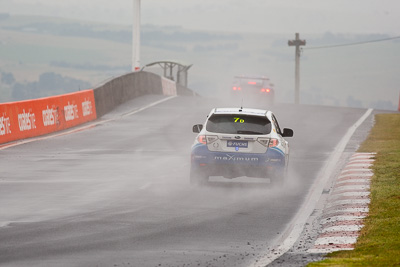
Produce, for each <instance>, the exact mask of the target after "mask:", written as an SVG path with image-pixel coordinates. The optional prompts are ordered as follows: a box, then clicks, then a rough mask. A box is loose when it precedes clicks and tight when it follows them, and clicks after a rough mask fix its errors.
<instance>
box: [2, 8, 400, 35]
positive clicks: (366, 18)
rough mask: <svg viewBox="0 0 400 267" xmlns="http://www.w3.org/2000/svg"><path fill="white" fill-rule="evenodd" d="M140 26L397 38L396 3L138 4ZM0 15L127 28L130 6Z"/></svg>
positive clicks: (399, 15) (14, 11)
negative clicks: (95, 23)
mask: <svg viewBox="0 0 400 267" xmlns="http://www.w3.org/2000/svg"><path fill="white" fill-rule="evenodd" d="M141 3H142V23H143V24H154V25H176V26H182V27H184V28H187V29H198V30H217V31H240V32H248V31H251V32H263V33H294V32H300V33H324V32H328V31H330V32H332V33H385V34H389V35H392V36H398V35H400V27H399V25H400V0H304V1H300V0H246V1H244V0H201V1H190V0H168V1H166V0H142V1H141ZM0 10H1V11H0V12H9V13H12V14H34V15H46V16H56V17H65V18H79V19H84V20H91V21H100V22H106V23H115V24H130V23H131V21H132V0H112V1H110V0H68V1H57V0H0Z"/></svg>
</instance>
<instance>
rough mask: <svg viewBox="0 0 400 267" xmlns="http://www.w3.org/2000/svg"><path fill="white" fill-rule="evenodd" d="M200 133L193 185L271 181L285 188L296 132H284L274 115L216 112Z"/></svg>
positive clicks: (196, 129)
mask: <svg viewBox="0 0 400 267" xmlns="http://www.w3.org/2000/svg"><path fill="white" fill-rule="evenodd" d="M193 132H194V133H198V135H197V137H196V139H195V142H194V144H193V146H192V152H191V169H190V183H191V184H196V185H199V184H205V183H207V182H208V180H209V177H210V176H223V177H225V178H236V177H241V176H247V177H260V178H270V180H271V182H272V183H277V184H283V182H284V179H285V174H286V169H287V165H288V161H289V143H288V142H287V141H286V140H285V139H284V137H292V136H293V130H291V129H286V128H285V129H283V131H281V129H280V127H279V124H278V121H277V119H276V117H275V116H274V114H273V113H272V112H271V111H267V110H261V109H250V108H215V109H213V110H211V112H210V114H209V115H208V117H207V120H206V122H205V124H204V126H203V125H202V124H196V125H194V126H193Z"/></svg>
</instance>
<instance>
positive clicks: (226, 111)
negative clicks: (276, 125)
mask: <svg viewBox="0 0 400 267" xmlns="http://www.w3.org/2000/svg"><path fill="white" fill-rule="evenodd" d="M267 112H268V110H263V109H254V108H215V109H214V110H213V112H211V113H213V114H245V115H256V116H265V115H266V114H267Z"/></svg>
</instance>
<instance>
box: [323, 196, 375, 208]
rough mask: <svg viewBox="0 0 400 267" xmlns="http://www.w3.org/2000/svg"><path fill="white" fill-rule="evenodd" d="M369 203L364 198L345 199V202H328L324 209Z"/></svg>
mask: <svg viewBox="0 0 400 267" xmlns="http://www.w3.org/2000/svg"><path fill="white" fill-rule="evenodd" d="M370 202H371V201H370V200H369V199H368V198H366V199H346V200H336V201H332V202H330V203H329V204H328V205H326V208H330V207H333V206H336V205H344V204H369V203H370Z"/></svg>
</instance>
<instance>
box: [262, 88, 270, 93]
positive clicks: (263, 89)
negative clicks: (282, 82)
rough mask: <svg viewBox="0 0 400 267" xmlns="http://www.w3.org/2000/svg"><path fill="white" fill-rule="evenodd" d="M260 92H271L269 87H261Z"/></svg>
mask: <svg viewBox="0 0 400 267" xmlns="http://www.w3.org/2000/svg"><path fill="white" fill-rule="evenodd" d="M261 92H262V93H269V92H271V89H269V88H262V89H261Z"/></svg>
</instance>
